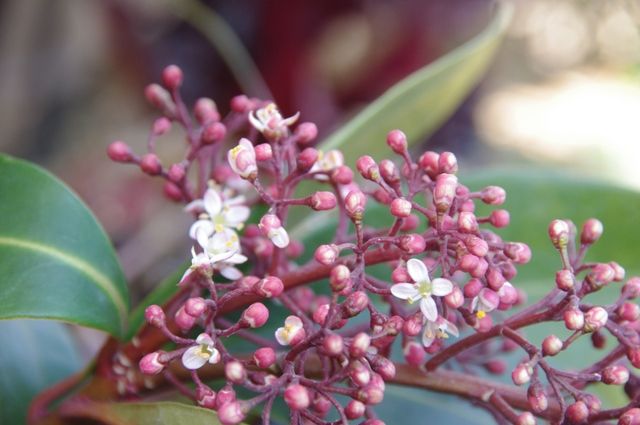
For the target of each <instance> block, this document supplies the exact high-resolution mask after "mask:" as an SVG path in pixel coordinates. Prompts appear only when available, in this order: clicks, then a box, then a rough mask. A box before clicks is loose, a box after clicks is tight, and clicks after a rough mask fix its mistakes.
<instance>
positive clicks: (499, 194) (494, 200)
mask: <svg viewBox="0 0 640 425" xmlns="http://www.w3.org/2000/svg"><path fill="white" fill-rule="evenodd" d="M506 198H507V193H506V192H505V191H504V189H503V188H501V187H499V186H487V187H485V188H484V189H482V191H481V192H480V199H482V202H484V203H485V204H488V205H502V204H504V201H505V199H506Z"/></svg>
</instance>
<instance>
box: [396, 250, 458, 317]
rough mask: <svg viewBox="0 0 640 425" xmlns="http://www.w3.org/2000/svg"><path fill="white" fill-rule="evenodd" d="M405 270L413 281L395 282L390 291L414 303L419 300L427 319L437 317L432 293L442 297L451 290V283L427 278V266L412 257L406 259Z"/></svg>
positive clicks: (440, 279) (445, 280)
mask: <svg viewBox="0 0 640 425" xmlns="http://www.w3.org/2000/svg"><path fill="white" fill-rule="evenodd" d="M407 271H408V272H409V276H411V279H413V281H414V283H397V284H395V285H393V286H392V287H391V293H392V294H393V295H394V296H395V297H397V298H400V299H403V300H408V301H409V303H414V302H416V301H418V300H420V310H421V311H422V314H424V316H425V317H426V318H427V320H429V321H432V322H433V321H435V320H436V318H437V317H438V308H437V306H436V302H435V300H434V299H433V297H432V295H436V296H439V297H443V296H445V295H448V294H450V293H451V291H453V284H452V283H451V281H449V280H448V279H443V278H437V279H434V280H433V281H432V280H431V279H430V278H429V271H428V270H427V266H426V265H425V264H424V263H423V262H422V261H420V260H418V259H415V258H412V259H410V260H409V261H407Z"/></svg>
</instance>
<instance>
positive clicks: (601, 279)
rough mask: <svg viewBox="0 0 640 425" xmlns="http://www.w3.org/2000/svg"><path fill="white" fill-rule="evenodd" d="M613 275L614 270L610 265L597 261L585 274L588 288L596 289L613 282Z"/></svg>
mask: <svg viewBox="0 0 640 425" xmlns="http://www.w3.org/2000/svg"><path fill="white" fill-rule="evenodd" d="M614 277H615V271H614V270H613V268H612V267H611V266H610V265H608V264H603V263H598V264H596V265H595V266H594V267H593V269H591V272H590V273H589V274H588V275H587V281H588V282H589V286H590V289H591V290H593V291H596V290H598V289H600V288H602V287H603V286H606V285H608V284H609V283H611V282H613V278H614Z"/></svg>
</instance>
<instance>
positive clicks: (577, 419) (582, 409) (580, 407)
mask: <svg viewBox="0 0 640 425" xmlns="http://www.w3.org/2000/svg"><path fill="white" fill-rule="evenodd" d="M565 417H566V419H567V421H568V422H569V423H570V424H576V425H578V424H582V423H584V422H586V421H587V419H588V418H589V409H588V408H587V405H586V404H584V402H582V401H576V402H575V403H573V404H570V405H569V406H568V407H567V410H566V412H565Z"/></svg>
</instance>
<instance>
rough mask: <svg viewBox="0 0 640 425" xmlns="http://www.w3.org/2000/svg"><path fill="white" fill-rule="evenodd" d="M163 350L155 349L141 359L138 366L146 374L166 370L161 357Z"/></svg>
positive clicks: (154, 373)
mask: <svg viewBox="0 0 640 425" xmlns="http://www.w3.org/2000/svg"><path fill="white" fill-rule="evenodd" d="M160 354H161V352H160V351H154V352H153V353H149V354H147V355H146V356H144V357H143V358H142V359H140V363H138V366H139V367H140V372H142V373H144V374H145V375H156V374H158V373H160V372H162V371H163V370H164V367H165V364H164V363H162V362H161V361H160V359H159V357H160Z"/></svg>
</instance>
